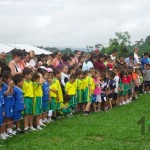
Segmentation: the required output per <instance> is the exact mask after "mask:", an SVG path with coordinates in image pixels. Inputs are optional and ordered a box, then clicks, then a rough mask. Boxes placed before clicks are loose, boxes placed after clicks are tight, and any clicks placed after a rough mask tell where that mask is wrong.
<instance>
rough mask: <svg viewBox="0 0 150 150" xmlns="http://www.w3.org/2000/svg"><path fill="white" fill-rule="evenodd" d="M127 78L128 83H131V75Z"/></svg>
mask: <svg viewBox="0 0 150 150" xmlns="http://www.w3.org/2000/svg"><path fill="white" fill-rule="evenodd" d="M127 78H128V82H129V83H131V80H132V76H131V75H128V76H127Z"/></svg>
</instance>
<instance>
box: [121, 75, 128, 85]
mask: <svg viewBox="0 0 150 150" xmlns="http://www.w3.org/2000/svg"><path fill="white" fill-rule="evenodd" d="M122 83H125V84H128V83H129V80H128V78H127V77H125V76H124V77H123V78H122Z"/></svg>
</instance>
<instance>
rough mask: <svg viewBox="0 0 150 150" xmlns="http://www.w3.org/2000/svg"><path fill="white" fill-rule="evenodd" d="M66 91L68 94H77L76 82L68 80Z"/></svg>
mask: <svg viewBox="0 0 150 150" xmlns="http://www.w3.org/2000/svg"><path fill="white" fill-rule="evenodd" d="M65 92H66V93H67V94H68V95H75V94H76V85H75V82H74V83H70V82H67V83H66V85H65Z"/></svg>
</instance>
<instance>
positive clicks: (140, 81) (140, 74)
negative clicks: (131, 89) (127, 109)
mask: <svg viewBox="0 0 150 150" xmlns="http://www.w3.org/2000/svg"><path fill="white" fill-rule="evenodd" d="M138 76H139V84H140V86H139V90H140V95H143V91H144V87H143V81H144V78H143V76H142V72H141V71H139V72H138Z"/></svg>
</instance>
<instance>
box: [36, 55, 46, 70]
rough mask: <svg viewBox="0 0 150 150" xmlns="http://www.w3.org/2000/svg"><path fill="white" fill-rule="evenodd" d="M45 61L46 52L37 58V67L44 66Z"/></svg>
mask: <svg viewBox="0 0 150 150" xmlns="http://www.w3.org/2000/svg"><path fill="white" fill-rule="evenodd" d="M45 63H46V55H45V54H41V55H40V57H39V58H38V60H37V68H38V67H40V66H42V65H43V64H45Z"/></svg>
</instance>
